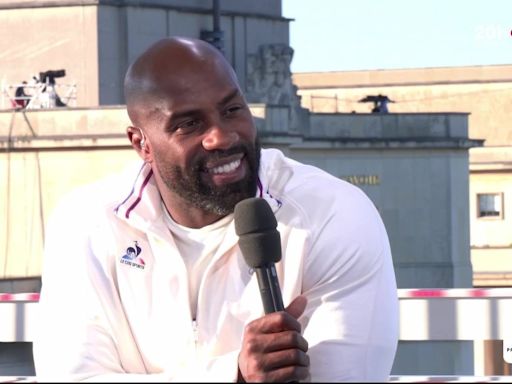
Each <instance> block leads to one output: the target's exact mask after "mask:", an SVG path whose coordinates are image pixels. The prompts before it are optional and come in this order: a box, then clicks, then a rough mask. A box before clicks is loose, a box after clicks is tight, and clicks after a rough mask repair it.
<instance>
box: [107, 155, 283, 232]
mask: <svg viewBox="0 0 512 384" xmlns="http://www.w3.org/2000/svg"><path fill="white" fill-rule="evenodd" d="M265 160H266V156H265V150H264V149H262V151H261V165H260V170H259V173H258V188H257V191H256V196H257V197H261V198H263V199H265V200H266V201H267V202H268V204H269V205H270V207H271V208H272V211H273V212H274V214H275V213H276V212H277V211H278V210H279V208H280V207H281V205H282V201H281V199H280V198H278V197H274V196H272V194H271V193H270V186H269V180H268V179H267V177H266V174H267V172H266V169H267V162H266V161H265ZM132 177H133V176H132ZM160 201H161V196H160V192H159V191H158V188H157V186H156V182H155V177H154V174H153V170H152V169H151V165H150V164H149V163H143V164H142V165H141V166H140V168H139V170H138V173H137V175H136V176H135V180H134V182H133V183H132V185H131V190H130V191H129V193H127V196H126V197H125V198H124V200H122V201H121V202H120V203H119V204H118V205H117V207H116V208H115V210H114V211H115V213H116V215H117V216H118V217H119V218H121V219H122V220H125V221H127V222H128V223H129V224H130V225H133V226H135V227H138V228H140V229H142V230H148V229H149V228H151V227H152V226H153V225H154V224H155V222H157V221H159V220H163V212H162V205H161V202H160Z"/></svg>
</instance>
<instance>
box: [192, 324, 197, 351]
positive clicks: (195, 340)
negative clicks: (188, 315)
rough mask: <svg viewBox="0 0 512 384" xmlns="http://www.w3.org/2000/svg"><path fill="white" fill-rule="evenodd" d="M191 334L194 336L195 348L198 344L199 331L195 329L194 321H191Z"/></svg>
mask: <svg viewBox="0 0 512 384" xmlns="http://www.w3.org/2000/svg"><path fill="white" fill-rule="evenodd" d="M192 332H193V334H194V345H195V347H196V348H197V343H198V342H199V330H198V329H197V321H196V319H193V320H192Z"/></svg>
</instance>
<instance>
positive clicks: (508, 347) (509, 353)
mask: <svg viewBox="0 0 512 384" xmlns="http://www.w3.org/2000/svg"><path fill="white" fill-rule="evenodd" d="M503 360H505V361H506V362H507V363H509V364H512V339H508V340H507V339H505V340H503Z"/></svg>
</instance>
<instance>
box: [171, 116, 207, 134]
mask: <svg viewBox="0 0 512 384" xmlns="http://www.w3.org/2000/svg"><path fill="white" fill-rule="evenodd" d="M200 125H201V121H199V120H197V119H192V120H186V121H183V122H181V123H179V124H178V125H177V126H176V129H177V130H182V131H186V132H188V131H192V130H195V129H197V128H199V127H200Z"/></svg>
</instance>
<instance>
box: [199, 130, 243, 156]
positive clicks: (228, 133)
mask: <svg viewBox="0 0 512 384" xmlns="http://www.w3.org/2000/svg"><path fill="white" fill-rule="evenodd" d="M239 138H240V137H239V136H238V133H237V132H236V131H233V130H232V129H229V128H226V127H223V126H221V125H220V124H213V125H212V126H211V127H210V128H209V129H208V131H207V132H206V134H205V136H204V138H203V148H204V149H206V150H207V151H212V150H216V149H229V148H231V147H232V146H233V145H234V144H236V143H237V142H238V141H239Z"/></svg>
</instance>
